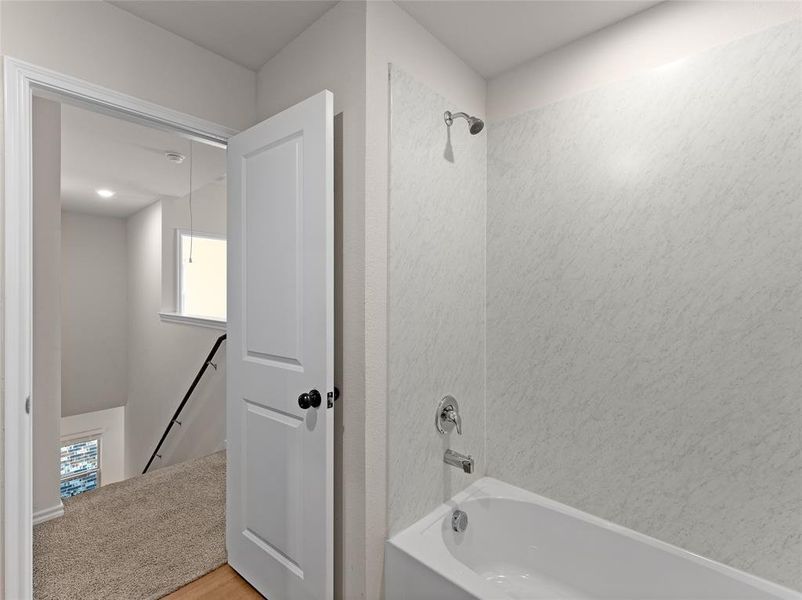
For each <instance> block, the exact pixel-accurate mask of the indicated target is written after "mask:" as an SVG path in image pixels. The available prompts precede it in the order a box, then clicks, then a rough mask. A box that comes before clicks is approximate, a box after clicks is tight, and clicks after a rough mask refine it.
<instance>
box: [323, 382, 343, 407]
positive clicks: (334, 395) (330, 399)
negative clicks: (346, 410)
mask: <svg viewBox="0 0 802 600" xmlns="http://www.w3.org/2000/svg"><path fill="white" fill-rule="evenodd" d="M339 397H340V388H338V387H337V386H334V391H333V392H329V393H328V394H326V406H328V407H329V408H331V407H332V406H334V403H335V402H336V401H337V399H338V398H339Z"/></svg>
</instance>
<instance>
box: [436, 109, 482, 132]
mask: <svg viewBox="0 0 802 600" xmlns="http://www.w3.org/2000/svg"><path fill="white" fill-rule="evenodd" d="M458 118H462V119H465V120H466V121H468V131H470V132H471V135H476V134H477V133H479V132H480V131H482V129H484V128H485V122H484V121H482V119H480V118H479V117H472V116H471V115H466V114H465V113H464V112H458V113H452V112H451V111H449V110H447V111H446V112H445V113H444V114H443V120H444V121H445V122H446V125H448V126H449V127H451V125H452V124H453V123H454V119H458Z"/></svg>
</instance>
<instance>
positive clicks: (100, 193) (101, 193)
mask: <svg viewBox="0 0 802 600" xmlns="http://www.w3.org/2000/svg"><path fill="white" fill-rule="evenodd" d="M95 191H96V192H97V195H98V196H100V197H101V198H111V197H112V196H114V192H112V191H111V190H106V189H103V190H95Z"/></svg>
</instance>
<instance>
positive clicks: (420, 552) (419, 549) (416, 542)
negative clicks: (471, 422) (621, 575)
mask: <svg viewBox="0 0 802 600" xmlns="http://www.w3.org/2000/svg"><path fill="white" fill-rule="evenodd" d="M483 498H492V499H502V500H516V501H522V502H528V503H531V504H535V505H538V506H541V507H543V508H546V509H550V510H553V511H555V512H559V513H562V514H564V515H566V516H569V517H572V518H575V519H578V520H580V521H584V522H586V523H589V524H591V525H595V526H597V527H601V528H603V529H606V530H608V531H611V532H614V533H618V534H620V535H623V536H625V537H627V538H629V539H632V540H634V541H636V542H641V543H644V544H647V545H649V546H651V547H653V548H656V549H659V550H663V551H665V552H667V553H669V554H672V555H674V556H677V557H679V558H683V559H686V560H689V561H691V562H693V563H696V564H698V565H701V566H703V567H706V568H708V569H712V570H714V571H716V572H718V573H721V574H723V575H725V576H728V577H730V578H732V579H734V580H736V581H738V582H741V583H744V584H746V585H750V586H752V587H754V588H755V589H757V590H758V591H761V592H765V593H767V594H773V595H774V596H776V597H777V598H778V599H779V600H802V592H797V591H795V590H792V589H790V588H787V587H785V586H783V585H780V584H778V583H774V582H773V581H769V580H768V579H763V578H762V577H759V576H757V575H753V574H751V573H747V572H745V571H741V570H740V569H736V568H735V567H731V566H729V565H725V564H723V563H720V562H717V561H715V560H713V559H710V558H706V557H704V556H701V555H700V554H695V553H694V552H691V551H689V550H685V549H684V548H680V547H679V546H675V545H673V544H669V543H668V542H664V541H662V540H659V539H656V538H653V537H651V536H648V535H646V534H644V533H640V532H638V531H635V530H633V529H629V528H628V527H624V526H623V525H618V524H616V523H613V522H611V521H607V520H605V519H602V518H601V517H597V516H594V515H591V514H589V513H586V512H584V511H581V510H579V509H577V508H573V507H571V506H568V505H566V504H562V503H560V502H557V501H556V500H552V499H550V498H546V497H545V496H541V495H539V494H536V493H534V492H530V491H528V490H524V489H522V488H519V487H516V486H514V485H512V484H509V483H506V482H504V481H501V480H499V479H495V478H493V477H482V478H481V479H478V480H476V481H475V482H473V483H472V484H471V485H469V486H468V487H466V488H465V489H464V490H462V491H461V492H458V493H457V494H455V495H454V496H452V497H451V498H450V499H448V500H446V501H445V502H443V503H442V504H441V505H439V506H438V507H437V508H435V509H434V510H432V511H431V512H430V513H428V514H427V515H426V516H424V517H423V518H421V519H419V520H418V521H416V522H415V523H413V524H412V525H410V526H409V527H407V528H405V529H403V530H401V531H399V532H398V533H396V534H395V535H393V536H392V537H390V538H389V539H388V540H387V541H386V544H388V545H392V546H393V547H394V548H395V549H396V550H399V551H401V552H403V553H404V554H406V555H408V556H409V557H410V558H412V559H413V560H416V561H418V562H420V563H422V564H423V565H424V567H426V568H428V569H430V570H432V571H434V572H436V573H437V574H438V575H440V576H441V577H443V578H444V579H446V580H447V581H449V582H450V583H451V584H453V585H454V586H456V587H458V588H460V589H461V590H463V591H465V592H467V593H468V594H471V595H474V596H476V597H478V598H480V599H483V600H484V599H487V600H490V599H492V598H497V597H498V588H497V587H496V586H494V585H491V584H490V583H488V582H487V581H486V580H484V579H483V578H482V577H480V576H479V574H478V573H476V572H475V571H474V570H472V569H471V568H470V567H468V566H467V565H466V564H464V563H463V562H461V561H460V560H459V559H457V558H456V557H454V556H453V555H452V554H451V552H450V551H449V549H448V548H447V547H446V545H445V541H444V540H443V536H442V534H441V526H442V521H443V519H444V518H445V517H447V516H448V515H449V514H451V512H453V511H454V509H456V508H458V507H459V505H460V504H461V503H463V502H466V501H467V500H476V499H483ZM433 529H434V530H433ZM432 538H434V543H431V539H432Z"/></svg>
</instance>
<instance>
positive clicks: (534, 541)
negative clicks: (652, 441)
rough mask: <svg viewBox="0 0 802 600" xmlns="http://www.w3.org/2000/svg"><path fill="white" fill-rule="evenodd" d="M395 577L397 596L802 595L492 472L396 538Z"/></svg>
mask: <svg viewBox="0 0 802 600" xmlns="http://www.w3.org/2000/svg"><path fill="white" fill-rule="evenodd" d="M456 508H459V509H460V510H463V511H465V512H466V513H467V514H468V528H467V530H466V531H465V532H464V533H456V532H454V531H453V530H452V528H451V514H452V513H453V511H454V509H456ZM385 576H386V580H385V581H386V588H385V589H386V595H387V600H468V599H477V598H478V599H482V600H501V599H515V600H524V599H526V600H534V599H546V598H548V599H549V600H554V599H557V598H572V599H595V598H605V599H610V600H612V599H615V600H630V599H631V600H653V599H658V598H659V599H663V600H667V599H673V600H677V599H682V600H702V599H704V600H712V599H715V600H745V599H750V600H756V599H780V598H782V599H791V598H793V599H795V600H801V599H802V594H799V593H797V592H794V591H791V590H789V589H787V588H783V587H781V586H778V585H775V584H773V583H770V582H768V581H765V580H763V579H760V578H757V577H754V576H751V575H748V574H746V573H743V572H741V571H738V570H736V569H733V568H731V567H727V566H725V565H722V564H719V563H717V562H714V561H712V560H708V559H705V558H702V557H700V556H697V555H695V554H692V553H690V552H687V551H685V550H682V549H680V548H676V547H674V546H671V545H669V544H665V543H663V542H660V541H658V540H655V539H653V538H650V537H648V536H645V535H642V534H639V533H636V532H634V531H632V530H629V529H626V528H624V527H620V526H618V525H614V524H612V523H609V522H607V521H604V520H603V519H599V518H596V517H593V516H591V515H588V514H586V513H583V512H581V511H578V510H575V509H573V508H570V507H567V506H565V505H562V504H559V503H558V502H554V501H551V500H548V499H547V498H543V497H542V496H538V495H537V494H532V493H530V492H527V491H525V490H522V489H520V488H516V487H514V486H511V485H508V484H505V483H503V482H501V481H498V480H495V479H491V478H489V477H485V478H484V479H480V480H478V481H477V482H475V483H474V484H473V485H471V486H470V487H469V488H467V489H466V490H464V491H463V492H461V493H459V494H457V495H456V496H454V498H452V499H451V500H450V501H449V502H447V503H445V504H442V505H441V506H440V507H438V508H437V509H436V510H434V511H433V512H432V513H430V514H429V515H427V516H426V517H424V518H423V519H421V520H420V521H418V522H417V523H415V524H414V525H412V526H411V527H409V528H407V529H405V530H404V531H402V532H401V533H399V534H397V535H396V536H394V537H393V538H392V539H390V540H389V541H388V542H387V547H386V561H385Z"/></svg>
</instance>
